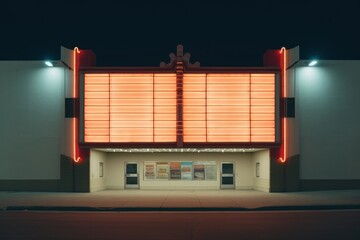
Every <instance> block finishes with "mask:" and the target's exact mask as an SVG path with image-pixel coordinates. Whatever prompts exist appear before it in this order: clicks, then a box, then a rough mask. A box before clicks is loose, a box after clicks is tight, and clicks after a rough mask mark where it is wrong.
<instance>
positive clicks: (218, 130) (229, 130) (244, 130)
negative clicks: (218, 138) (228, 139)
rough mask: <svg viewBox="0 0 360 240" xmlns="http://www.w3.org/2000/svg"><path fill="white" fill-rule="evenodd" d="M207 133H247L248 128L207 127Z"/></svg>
mask: <svg viewBox="0 0 360 240" xmlns="http://www.w3.org/2000/svg"><path fill="white" fill-rule="evenodd" d="M208 134H209V135H241V136H242V135H249V134H250V128H248V127H245V128H238V127H234V128H208Z"/></svg>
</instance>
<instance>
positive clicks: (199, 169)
mask: <svg viewBox="0 0 360 240" xmlns="http://www.w3.org/2000/svg"><path fill="white" fill-rule="evenodd" d="M194 180H205V165H204V164H203V163H201V162H197V163H194Z"/></svg>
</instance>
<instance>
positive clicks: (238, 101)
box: [207, 98, 250, 106]
mask: <svg viewBox="0 0 360 240" xmlns="http://www.w3.org/2000/svg"><path fill="white" fill-rule="evenodd" d="M207 103H208V105H243V106H244V105H246V106H248V105H249V103H250V99H246V98H243V99H208V100H207Z"/></svg>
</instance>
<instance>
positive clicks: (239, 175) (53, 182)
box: [0, 45, 321, 192]
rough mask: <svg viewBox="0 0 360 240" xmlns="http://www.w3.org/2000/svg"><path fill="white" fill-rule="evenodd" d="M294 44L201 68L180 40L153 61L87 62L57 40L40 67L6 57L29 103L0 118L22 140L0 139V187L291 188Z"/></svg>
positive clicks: (294, 183) (296, 183)
mask: <svg viewBox="0 0 360 240" xmlns="http://www.w3.org/2000/svg"><path fill="white" fill-rule="evenodd" d="M298 51H299V49H298V48H294V49H292V50H288V51H287V50H286V49H285V48H283V49H279V50H271V51H268V52H266V53H265V55H264V66H263V67H252V68H242V67H200V64H199V63H198V62H196V63H191V62H190V54H184V53H183V47H182V46H181V45H179V46H178V47H177V52H176V54H170V62H169V63H161V64H160V67H116V68H106V67H96V64H95V55H94V54H93V52H92V51H90V50H81V49H78V48H75V49H74V50H69V49H65V48H62V54H61V55H62V56H61V60H60V61H57V62H56V63H55V65H53V66H52V67H49V68H48V67H45V68H44V67H40V64H41V63H40V62H33V63H23V64H22V66H21V70H20V72H19V71H15V70H14V69H16V68H18V66H19V63H18V64H17V65H16V66H15V65H14V64H15V63H7V64H8V65H7V69H10V70H8V71H9V72H7V73H6V74H7V75H9V77H10V79H11V78H13V79H14V81H12V83H8V85H9V86H10V87H11V86H13V87H14V88H19V89H20V90H18V92H19V97H20V99H21V96H24V95H25V96H28V98H27V99H33V100H30V102H28V103H27V104H28V107H29V108H33V107H34V108H35V109H36V110H34V109H32V110H25V112H26V111H28V113H27V114H28V115H27V116H28V118H24V112H22V113H19V112H18V111H16V112H15V110H16V109H15V110H14V113H15V114H14V115H12V116H13V117H12V118H11V117H9V118H8V119H5V120H3V122H4V123H3V124H5V125H6V123H7V124H9V123H10V122H11V121H12V120H14V119H16V121H19V125H20V126H21V127H20V128H21V129H22V130H24V129H26V131H25V134H23V135H21V133H20V131H21V129H20V130H18V131H19V132H18V133H17V136H18V138H15V137H10V140H11V141H12V142H13V143H14V142H16V141H23V142H24V143H27V145H26V147H25V149H24V151H26V152H24V151H20V152H16V150H11V151H10V150H9V149H5V150H3V153H4V155H6V156H7V159H8V161H5V163H3V167H5V168H3V169H7V170H3V171H0V177H1V180H0V182H1V183H2V187H1V189H2V190H37V191H85V192H88V191H90V192H92V191H98V190H104V189H234V190H241V189H255V190H259V191H265V192H275V191H299V190H301V176H300V161H299V133H298V122H297V120H296V117H295V98H294V96H295V81H291V80H289V78H290V76H291V74H290V71H289V69H290V67H291V65H292V64H296V62H297V61H298V60H299V59H298V56H299V53H298ZM52 63H53V62H52ZM3 65H4V64H3ZM289 66H290V67H289ZM3 69H5V68H3ZM2 74H4V73H2ZM26 81H27V82H26ZM24 85H27V86H30V93H29V88H26V87H25V86H24ZM37 87H38V88H37ZM36 94H37V95H36ZM36 96H37V97H36ZM37 98H39V99H37ZM19 104H20V105H18V107H19V106H21V104H25V102H23V103H19ZM18 107H17V108H18ZM3 108H5V110H9V109H10V107H8V109H6V107H4V106H3ZM34 111H35V112H34ZM11 119H12V120H11ZM18 119H22V120H18ZM24 119H26V121H24ZM5 125H3V126H5ZM6 131H8V133H9V134H8V135H9V136H10V131H12V132H17V130H16V129H12V130H11V129H10V130H6ZM6 131H5V132H6ZM5 135H6V134H5ZM11 141H10V142H11ZM3 142H5V140H3ZM9 144H10V143H9ZM9 144H8V145H9ZM5 145H6V144H5ZM13 146H14V145H12V147H11V146H9V147H10V148H14V147H13ZM16 167H18V168H16ZM15 169H16V171H15ZM13 171H15V172H13ZM305 183H306V182H305ZM309 185H311V186H313V185H314V184H313V183H309ZM319 189H321V187H319Z"/></svg>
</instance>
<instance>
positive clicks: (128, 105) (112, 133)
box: [84, 73, 176, 143]
mask: <svg viewBox="0 0 360 240" xmlns="http://www.w3.org/2000/svg"><path fill="white" fill-rule="evenodd" d="M84 79H85V80H84V81H85V84H84V85H85V97H84V141H85V142H103V143H106V142H176V74H172V73H170V74H163V73H161V74H160V73H159V74H153V73H142V74H137V73H135V74H123V73H121V74H120V73H119V74H85V78H84Z"/></svg>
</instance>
